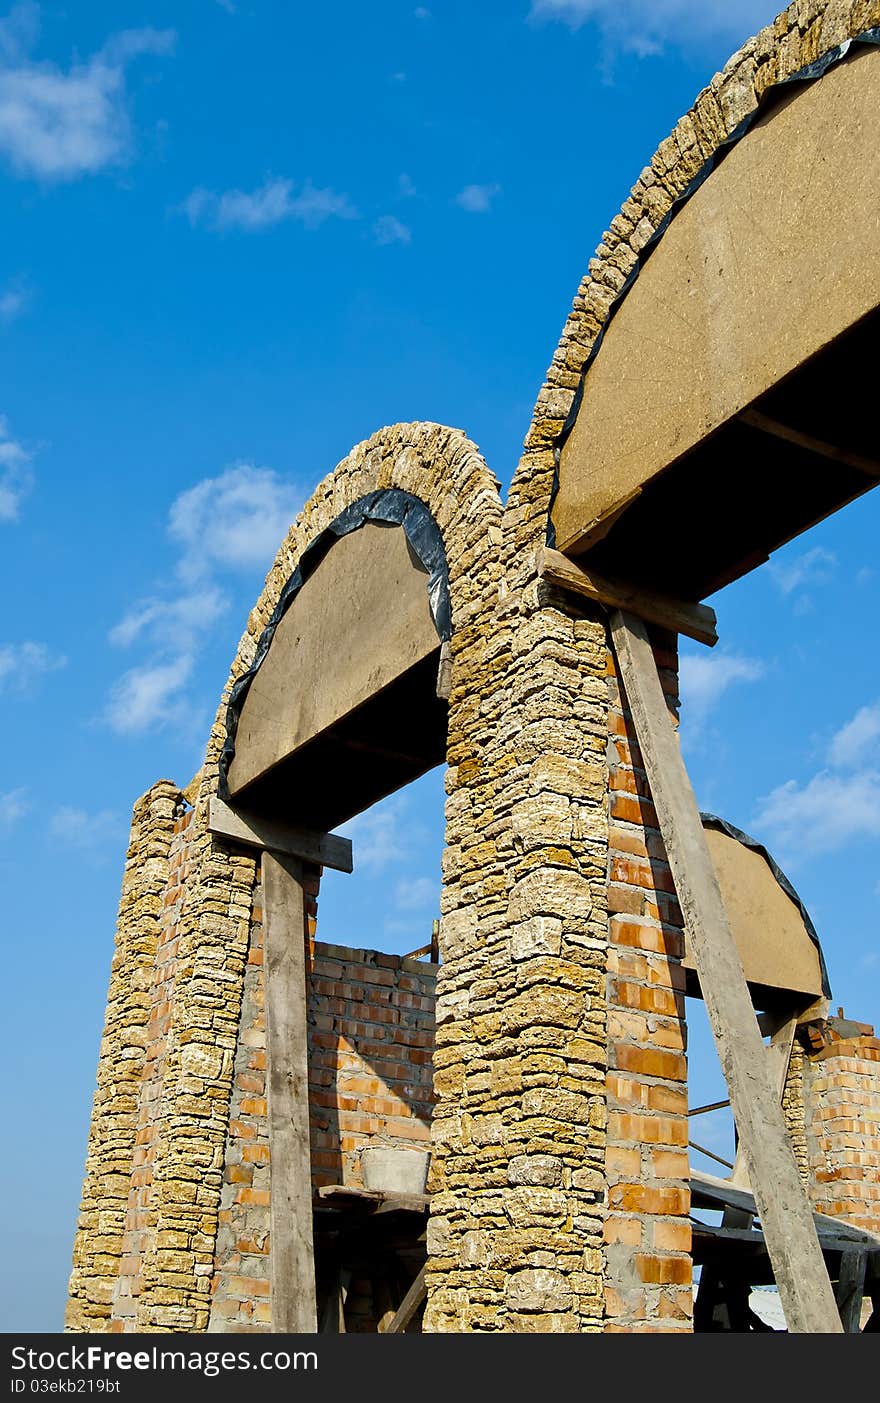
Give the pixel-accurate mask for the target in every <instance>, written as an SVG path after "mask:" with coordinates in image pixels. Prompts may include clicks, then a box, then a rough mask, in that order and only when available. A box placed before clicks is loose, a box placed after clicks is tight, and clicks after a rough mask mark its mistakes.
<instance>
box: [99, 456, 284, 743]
mask: <svg viewBox="0 0 880 1403" xmlns="http://www.w3.org/2000/svg"><path fill="white" fill-rule="evenodd" d="M299 506H300V497H299V494H298V492H297V491H296V489H295V488H294V487H293V485H292V484H291V483H289V482H285V481H284V480H283V479H282V478H281V477H280V476H279V475H278V473H276V472H273V471H272V469H270V468H255V467H253V466H252V465H251V464H247V463H244V464H239V465H238V466H237V467H233V468H227V469H226V470H225V471H224V472H222V473H219V474H218V476H217V477H209V478H203V479H202V481H201V482H197V483H196V484H195V486H193V487H189V488H187V489H186V491H184V492H181V493H180V495H179V496H178V497H177V498H176V499H175V500H174V502H173V503H172V504H171V509H170V512H169V516H168V534H169V536H170V537H171V539H172V541H174V542H175V543H176V544H177V545H178V546H179V548H180V552H181V553H180V556H179V559H178V562H177V566H176V571H175V574H176V577H177V582H178V587H177V590H176V592H174V590H173V588H172V587H169V588H168V591H167V593H166V594H165V595H164V596H163V595H161V594H160V595H154V596H151V597H149V598H146V599H141V600H139V601H138V602H137V603H136V604H133V605H132V606H131V607H130V608H129V609H128V610H127V611H126V612H125V613H124V614H123V616H122V618H121V619H120V620H119V622H118V623H117V624H115V625H114V627H113V628H112V629H111V630H110V633H109V641H110V642H111V643H112V644H113V645H114V646H115V647H119V648H130V647H132V646H133V645H134V644H137V643H146V644H148V645H149V646H150V648H151V649H152V655H151V656H150V657H149V658H148V659H147V660H146V661H145V662H144V663H142V664H140V665H138V666H136V667H133V668H130V669H129V670H128V671H127V672H126V673H124V674H123V676H122V677H120V678H119V679H118V681H117V682H116V683H115V685H114V686H113V688H112V689H111V692H110V696H109V700H108V702H107V705H106V707H105V709H104V714H103V719H104V721H105V722H106V723H107V724H108V725H109V726H110V727H111V728H112V729H113V730H114V731H116V732H117V733H118V734H120V735H126V734H137V733H140V732H143V731H147V730H150V729H152V728H154V727H162V726H166V725H175V726H182V725H186V724H187V723H189V722H191V721H192V719H193V716H194V710H193V706H192V705H191V703H190V702H189V700H188V698H187V696H186V688H187V684H188V683H189V682H190V680H191V678H192V675H193V672H194V668H195V662H196V658H197V656H198V652H199V649H200V647H201V645H202V642H203V638H204V635H205V633H206V632H207V631H209V630H210V629H211V628H212V627H213V626H214V624H215V623H216V622H217V620H218V619H219V618H220V617H221V616H222V615H223V614H224V613H225V611H226V609H227V608H228V604H229V601H228V599H227V597H226V595H225V593H224V592H223V590H222V589H221V588H220V586H219V585H218V584H217V582H216V575H217V573H218V572H219V571H221V570H254V569H261V570H262V571H264V572H265V571H267V570H268V569H269V567H270V565H271V563H272V560H273V558H274V556H275V553H276V552H277V550H278V547H279V546H280V544H281V542H282V541H283V539H284V537H285V536H286V534H287V530H288V528H289V526H290V523H291V522H292V521H293V519H294V517H295V515H296V512H297V510H298V508H299Z"/></svg>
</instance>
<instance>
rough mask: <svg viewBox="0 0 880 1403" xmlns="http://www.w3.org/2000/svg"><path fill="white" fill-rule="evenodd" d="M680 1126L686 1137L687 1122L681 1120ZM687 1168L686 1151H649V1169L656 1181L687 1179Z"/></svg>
mask: <svg viewBox="0 0 880 1403" xmlns="http://www.w3.org/2000/svg"><path fill="white" fill-rule="evenodd" d="M681 1125H682V1127H683V1130H684V1133H685V1136H687V1133H688V1128H687V1121H685V1120H682V1122H681ZM689 1168H690V1166H689V1164H688V1156H687V1151H686V1150H652V1151H651V1169H652V1171H653V1173H654V1174H655V1175H656V1176H657V1178H658V1179H687V1177H688V1173H689Z"/></svg>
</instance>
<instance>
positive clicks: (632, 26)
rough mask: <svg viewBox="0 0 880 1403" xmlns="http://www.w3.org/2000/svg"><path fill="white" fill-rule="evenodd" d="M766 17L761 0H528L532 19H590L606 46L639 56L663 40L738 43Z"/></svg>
mask: <svg viewBox="0 0 880 1403" xmlns="http://www.w3.org/2000/svg"><path fill="white" fill-rule="evenodd" d="M772 17H773V11H772V10H769V9H768V7H767V0H737V3H736V4H731V3H730V0H532V8H531V11H530V14H529V18H530V19H533V20H547V21H552V20H559V21H561V22H562V23H563V24H566V25H567V26H568V27H569V29H573V30H576V29H580V28H581V27H582V26H583V25H587V24H590V25H594V26H595V27H596V29H597V30H598V32H599V34H600V36H601V38H602V40H603V43H604V46H605V48H606V49H607V50H612V51H613V50H619V51H621V52H629V53H634V54H636V55H637V56H638V57H640V58H646V57H648V56H649V55H651V54H658V53H660V52H661V51H662V50H663V49H664V48H666V47H668V46H672V47H677V48H684V49H692V48H694V47H695V46H696V45H699V44H705V43H706V42H709V41H712V40H726V41H727V42H729V43H731V44H735V43H744V42H745V40H746V39H748V37H749V35H750V34H752V33H753V32H754V31H755V30H756V29H759V28H760V27H761V25H764V24H766V23H767V22H768V19H772Z"/></svg>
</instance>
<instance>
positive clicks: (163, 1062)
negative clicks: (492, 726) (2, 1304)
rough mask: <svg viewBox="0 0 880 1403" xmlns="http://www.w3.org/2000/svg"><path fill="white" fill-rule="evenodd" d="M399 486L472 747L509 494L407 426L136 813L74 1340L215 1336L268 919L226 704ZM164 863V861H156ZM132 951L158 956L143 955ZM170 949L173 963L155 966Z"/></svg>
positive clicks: (342, 481) (258, 625)
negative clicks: (447, 627) (216, 1297)
mask: <svg viewBox="0 0 880 1403" xmlns="http://www.w3.org/2000/svg"><path fill="white" fill-rule="evenodd" d="M387 489H396V490H398V491H399V492H401V493H404V494H409V496H410V497H412V498H413V499H417V500H418V501H419V502H421V503H424V506H425V507H426V508H427V510H428V512H429V513H430V516H431V518H432V520H433V521H434V522H435V523H436V526H437V528H438V530H439V533H440V535H441V537H442V541H443V548H444V552H445V558H446V570H447V583H448V598H449V611H450V616H451V617H450V622H451V635H450V644H451V655H452V656H451V671H452V693H451V697H450V708H449V728H448V755H449V758H450V760H451V761H453V762H455V761H456V760H458V759H459V758H461V757H463V756H465V755H466V754H468V753H469V751H468V747H469V745H470V744H471V741H470V737H469V728H470V721H469V716H470V712H471V709H472V707H473V697H472V695H471V693H470V690H469V687H468V684H467V679H466V676H465V674H466V673H467V672H468V670H469V669H470V670H472V671H474V670H476V669H477V668H478V665H479V664H478V657H479V654H480V650H481V648H482V634H481V632H480V630H479V629H478V628H477V627H476V620H478V619H479V617H480V615H481V613H482V611H483V610H484V608H485V599H486V596H487V593H490V592H491V590H492V588H493V585H494V584H495V582H496V576H497V560H496V549H497V545H498V542H499V540H500V529H499V528H500V521H501V511H502V508H501V502H500V497H499V493H498V483H497V481H496V479H495V478H494V476H493V475H492V474H491V473H490V472H489V470H488V469H487V467H486V465H485V463H484V462H483V459H482V458H481V456H480V454H479V452H478V450H477V449H476V447H475V446H474V445H473V444H472V443H470V441H469V440H468V439H467V438H465V436H464V435H463V434H462V433H461V432H460V431H458V430H455V429H448V428H444V427H442V426H440V425H436V424H401V425H396V426H393V427H391V428H386V429H382V430H380V431H379V432H378V433H377V434H374V435H373V436H372V438H370V439H369V440H367V441H365V442H364V443H361V444H359V445H357V447H356V448H354V449H353V450H352V452H351V453H350V454H349V455H348V456H347V457H346V458H345V459H344V460H343V461H342V462H341V463H340V464H339V466H338V467H337V468H336V469H335V470H334V471H333V472H332V473H331V474H330V475H329V476H328V477H326V478H325V479H324V480H323V481H322V482H321V483H320V485H319V486H318V488H317V489H316V491H315V492H314V493H313V495H312V497H311V498H310V500H309V501H308V502H307V504H306V505H305V507H304V508H303V510H302V512H301V513H300V515H299V516H298V517H297V519H296V521H295V522H294V523H293V525H292V526H291V528H290V531H289V532H288V535H287V537H286V538H285V540H284V542H283V543H282V545H281V547H280V549H279V551H278V554H277V556H276V559H275V562H274V564H273V566H272V569H271V570H270V572H269V575H268V577H267V580H266V583H265V586H264V588H263V590H262V592H261V594H260V597H259V599H258V600H257V602H256V604H255V606H254V608H253V610H252V611H251V614H250V616H249V618H248V625H247V630H246V632H245V633H244V635H243V637H242V639H241V642H240V644H239V647H238V650H237V652H236V656H235V658H234V660H233V663H232V667H231V669H230V674H229V679H228V682H227V685H226V687H225V689H224V692H223V696H222V698H221V700H220V704H219V707H218V710H217V713H216V717H215V720H214V724H213V726H212V728H211V732H210V736H209V739H208V744H207V749H206V754H205V760H204V764H203V766H202V768H201V770H200V771H199V773H198V775H197V776H196V778H195V780H194V781H193V783H192V784H191V785H190V787H189V788H188V790H187V791H186V793H185V794H183V793H182V792H181V791H179V790H177V789H176V788H175V787H174V786H171V785H168V784H164V785H160V786H157V787H155V788H156V791H157V793H158V792H160V791H161V793H160V798H161V800H162V803H161V804H158V807H157V803H158V801H156V802H153V791H151V792H150V795H148V796H146V798H145V800H144V801H141V802H140V804H139V806H138V807H137V809H136V824H135V826H134V827H133V829H132V845H131V848H130V854H129V861H130V867H131V870H132V874H133V877H137V878H138V879H139V882H138V885H137V888H136V891H135V895H136V896H137V895H138V894H139V893H141V891H143V899H139V900H138V901H137V903H133V901H132V890H133V888H132V884H131V883H128V884H127V886H126V891H125V893H124V899H123V903H122V905H121V907H120V915H119V924H118V929H117V958H116V961H115V966H114V967H115V968H118V973H117V974H116V976H115V982H114V984H113V985H112V988H111V1002H110V1004H109V1005H108V1011H107V1021H106V1025H105V1039H104V1043H103V1045H102V1056H101V1060H100V1063H99V1068H98V1101H97V1103H96V1104H98V1105H100V1107H101V1114H100V1115H97V1114H96V1116H95V1117H94V1118H93V1124H92V1129H91V1136H90V1146H89V1158H88V1164H87V1174H86V1185H85V1189H84V1195H83V1215H82V1218H81V1223H80V1230H79V1232H78V1236H77V1244H76V1248H75V1266H74V1274H73V1277H72V1280H71V1289H70V1304H69V1308H68V1316H67V1320H68V1328H70V1329H94V1328H105V1329H106V1328H111V1329H117V1330H118V1329H144V1330H167V1329H172V1330H204V1329H206V1328H207V1327H208V1321H209V1312H210V1304H211V1294H210V1292H211V1280H212V1275H213V1272H214V1254H215V1248H216V1237H217V1228H218V1215H219V1214H220V1213H221V1211H222V1210H221V1190H222V1187H223V1181H224V1170H225V1166H226V1144H227V1134H228V1130H229V1111H230V1098H231V1094H232V1085H233V1078H234V1076H235V1070H236V1050H237V1047H238V1039H239V1017H240V1010H241V1003H242V990H243V987H244V979H245V974H246V970H247V967H248V957H249V956H248V951H249V939H250V933H251V928H252V924H253V922H254V921H255V920H257V921H258V920H259V910H258V908H257V906H256V902H257V900H258V895H259V862H258V859H257V858H256V857H255V856H254V855H253V854H251V853H249V852H248V851H247V850H238V851H236V850H233V851H230V850H229V848H228V845H224V844H222V843H218V842H217V841H216V840H215V839H214V838H213V837H212V835H211V832H210V831H209V826H208V824H209V806H210V802H211V799H212V797H214V796H216V795H217V794H218V790H219V784H220V759H221V754H222V751H223V746H224V743H225V741H226V738H227V724H226V723H227V711H228V706H229V699H230V695H231V694H232V692H233V689H234V687H235V684H236V683H237V682H239V680H240V679H241V678H242V677H244V676H245V674H246V673H247V672H248V670H249V669H250V668H251V667H252V664H253V662H254V659H255V656H256V654H257V650H258V647H259V641H260V638H261V636H262V635H263V633H264V631H265V630H266V628H267V626H268V625H269V623H270V620H271V618H272V615H273V613H274V611H275V610H276V608H277V606H278V604H279V600H280V599H281V596H282V593H283V591H284V589H285V586H286V584H287V582H288V581H289V580H290V578H291V576H292V575H293V574H294V572H295V571H296V569H297V566H298V564H299V562H300V560H301V559H302V557H303V555H304V554H305V553H306V552H307V551H308V548H309V547H310V546H311V545H312V544H313V543H315V542H316V541H317V540H318V539H319V537H321V535H322V534H323V533H325V532H326V531H327V530H328V528H330V527H331V525H332V523H333V522H334V521H335V520H336V519H337V518H339V517H340V515H341V514H342V513H343V512H345V511H346V509H348V508H350V507H352V506H353V504H355V503H357V502H359V501H361V500H362V499H364V498H365V497H368V496H369V495H370V494H375V493H381V492H382V491H383V490H387ZM166 791H168V794H166ZM169 795H170V797H169ZM172 820H173V833H172ZM157 824H158V825H159V828H156V825H157ZM154 828H156V831H155V832H154V831H153V830H154ZM160 852H161V858H162V863H161V868H159V867H157V866H156V862H155V860H154V856H153V855H154V853H155V854H158V853H160ZM184 863H185V868H183V870H181V868H182V865H183V864H184ZM133 947H136V950H137V951H139V952H140V953H141V955H142V957H143V958H141V959H140V960H138V959H136V958H135V957H133V955H132V953H131V952H132V948H133ZM157 951H160V952H164V954H163V958H162V959H161V960H158V961H157V954H156V952H157ZM141 965H143V966H144V968H143V969H142V968H141ZM148 965H149V966H151V969H150V971H149V972H148V970H147V966H148ZM133 1005H134V1010H135V1011H134V1013H133V1012H132V1006H133ZM135 1024H136V1025H137V1026H134V1025H135ZM120 1058H124V1059H125V1061H124V1064H123V1065H124V1073H125V1075H124V1077H123V1076H121V1073H120ZM264 1192H265V1193H266V1201H265V1202H262V1201H260V1194H262V1193H264ZM113 1195H115V1198H114V1203H115V1208H114V1210H113V1212H114V1217H113V1223H112V1228H108V1231H107V1233H106V1234H105V1235H103V1236H102V1235H98V1234H96V1222H97V1218H96V1214H97V1212H98V1211H100V1212H101V1213H102V1215H103V1222H104V1223H105V1224H107V1223H109V1219H110V1214H109V1211H108V1210H109V1208H110V1198H111V1197H113ZM256 1198H257V1202H256V1204H255V1207H256V1209H257V1211H258V1213H259V1211H261V1210H262V1209H265V1210H266V1211H265V1214H264V1217H265V1219H266V1230H265V1231H263V1232H262V1238H261V1241H262V1243H263V1247H265V1238H266V1231H267V1228H268V1191H267V1190H262V1189H261V1190H259V1191H257V1193H256ZM256 1236H257V1238H260V1233H259V1232H258V1233H257V1235H256ZM256 1250H257V1249H255V1251H256ZM260 1250H262V1249H260ZM255 1289H257V1290H258V1289H259V1282H258V1283H257V1286H256V1287H255ZM221 1328H222V1326H221Z"/></svg>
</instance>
